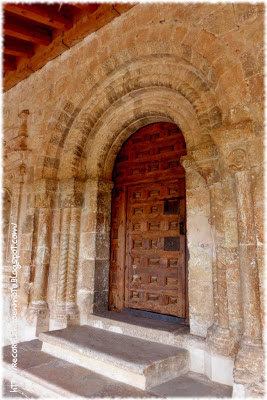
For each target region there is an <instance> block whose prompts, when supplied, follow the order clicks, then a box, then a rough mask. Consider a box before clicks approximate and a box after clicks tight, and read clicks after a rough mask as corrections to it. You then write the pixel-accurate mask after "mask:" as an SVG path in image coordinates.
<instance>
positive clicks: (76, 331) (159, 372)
mask: <svg viewBox="0 0 267 400" xmlns="http://www.w3.org/2000/svg"><path fill="white" fill-rule="evenodd" d="M39 339H40V340H41V341H42V342H43V345H42V351H43V352H46V353H49V354H51V355H53V356H55V357H58V358H61V359H63V360H66V361H69V362H71V363H74V364H77V365H79V366H82V367H85V368H87V369H89V370H90V371H93V372H96V373H98V374H101V375H104V376H107V377H109V378H111V379H114V380H117V381H119V382H123V383H126V384H128V385H131V386H134V387H136V388H140V389H143V390H146V389H149V388H151V387H153V386H156V385H159V384H161V383H163V382H167V381H169V380H171V379H174V378H176V377H178V376H180V375H182V374H185V373H186V372H188V370H189V364H190V361H189V352H188V351H187V350H185V349H181V348H178V347H174V346H169V345H164V344H158V343H155V342H151V341H148V340H143V339H138V338H133V337H130V336H126V335H121V334H118V333H114V332H107V331H105V330H103V329H98V328H93V327H90V326H77V327H76V326H73V327H69V328H66V329H60V330H57V331H51V332H46V333H40V335H39Z"/></svg>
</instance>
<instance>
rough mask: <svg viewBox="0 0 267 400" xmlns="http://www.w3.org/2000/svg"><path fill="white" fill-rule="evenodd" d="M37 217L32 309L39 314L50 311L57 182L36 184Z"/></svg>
mask: <svg viewBox="0 0 267 400" xmlns="http://www.w3.org/2000/svg"><path fill="white" fill-rule="evenodd" d="M34 186H35V210H36V217H37V235H36V256H35V273H34V283H33V293H32V298H31V303H30V308H31V309H32V310H35V311H37V312H39V311H45V310H48V305H47V299H46V296H47V282H48V274H49V260H50V250H51V249H50V246H51V229H52V227H51V222H52V208H53V197H54V193H55V190H56V186H57V182H55V181H51V180H48V179H41V180H38V181H36V182H35V184H34Z"/></svg>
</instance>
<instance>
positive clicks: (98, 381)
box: [3, 340, 232, 398]
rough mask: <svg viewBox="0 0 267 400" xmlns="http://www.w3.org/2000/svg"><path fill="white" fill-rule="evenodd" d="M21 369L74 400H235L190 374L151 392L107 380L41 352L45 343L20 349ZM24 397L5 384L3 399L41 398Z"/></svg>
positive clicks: (7, 354) (224, 390)
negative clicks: (129, 399)
mask: <svg viewBox="0 0 267 400" xmlns="http://www.w3.org/2000/svg"><path fill="white" fill-rule="evenodd" d="M3 357H4V362H5V363H9V362H10V359H11V355H10V346H6V347H4V349H3ZM18 368H19V369H20V370H23V371H27V373H31V374H32V375H33V376H34V379H35V380H38V379H40V382H41V379H43V378H44V377H45V379H46V380H47V381H48V382H49V384H50V385H54V387H56V388H57V389H58V390H59V391H58V390H57V392H58V393H61V394H62V393H66V397H68V398H70V396H71V395H72V394H73V397H75V395H76V396H80V397H85V398H92V397H94V398H95V397H97V398H105V397H106V398H107V397H109V398H113V397H121V398H127V397H139V398H151V397H152V398H153V397H154V398H166V397H217V398H223V397H231V394H232V388H231V387H229V386H225V385H220V384H216V383H213V382H211V381H210V380H209V379H207V378H206V377H204V376H202V375H200V374H196V373H192V372H189V373H187V374H186V375H183V376H181V377H179V378H175V379H173V380H171V381H168V382H166V383H163V384H161V385H159V386H156V387H153V388H152V389H150V390H149V391H143V390H141V389H136V388H134V387H132V386H129V385H125V384H123V383H120V382H117V381H114V380H112V379H109V378H106V377H103V376H102V375H99V374H96V373H94V372H90V371H88V370H87V369H85V368H82V367H79V366H77V365H74V364H71V363H69V362H67V361H63V360H60V359H58V358H56V357H53V356H51V355H49V354H46V353H43V352H42V351H41V342H40V341H39V340H32V341H30V342H24V343H20V344H19V345H18ZM18 392H20V393H10V383H9V382H7V381H4V384H3V397H4V398H8V397H20V398H38V394H36V393H35V395H34V396H32V395H30V394H29V393H28V392H27V391H25V390H23V389H21V388H19V387H18Z"/></svg>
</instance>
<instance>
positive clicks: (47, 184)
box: [34, 179, 57, 208]
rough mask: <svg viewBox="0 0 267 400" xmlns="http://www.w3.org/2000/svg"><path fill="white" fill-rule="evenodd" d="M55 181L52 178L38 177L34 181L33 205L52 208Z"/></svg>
mask: <svg viewBox="0 0 267 400" xmlns="http://www.w3.org/2000/svg"><path fill="white" fill-rule="evenodd" d="M56 188H57V182H56V181H54V180H52V179H39V180H36V181H35V182H34V191H35V196H34V206H35V207H36V208H53V206H54V199H55V193H56Z"/></svg>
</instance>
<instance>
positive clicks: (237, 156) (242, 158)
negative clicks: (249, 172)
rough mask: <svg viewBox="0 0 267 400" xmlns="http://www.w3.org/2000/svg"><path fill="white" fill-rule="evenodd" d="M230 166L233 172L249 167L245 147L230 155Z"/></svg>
mask: <svg viewBox="0 0 267 400" xmlns="http://www.w3.org/2000/svg"><path fill="white" fill-rule="evenodd" d="M227 164H228V168H229V169H230V170H232V171H233V172H237V171H244V170H246V169H247V153H246V151H245V150H243V149H235V150H233V151H232V152H231V153H230V155H229V156H228V160H227Z"/></svg>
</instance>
